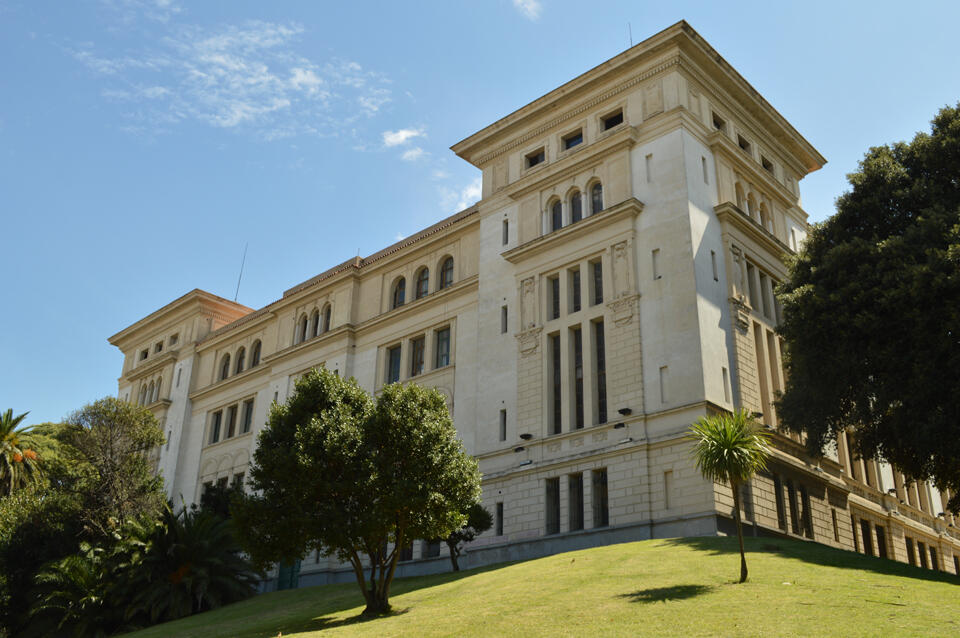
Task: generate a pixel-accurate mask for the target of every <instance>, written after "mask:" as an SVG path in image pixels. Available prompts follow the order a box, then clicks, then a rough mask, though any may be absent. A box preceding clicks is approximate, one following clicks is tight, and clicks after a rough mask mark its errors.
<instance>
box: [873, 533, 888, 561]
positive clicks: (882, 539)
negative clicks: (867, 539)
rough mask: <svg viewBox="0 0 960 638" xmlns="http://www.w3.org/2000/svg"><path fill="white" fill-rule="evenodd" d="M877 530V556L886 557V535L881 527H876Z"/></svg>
mask: <svg viewBox="0 0 960 638" xmlns="http://www.w3.org/2000/svg"><path fill="white" fill-rule="evenodd" d="M875 527H876V529H877V556H879V557H880V558H886V557H887V534H886V531H885V530H884V529H883V526H882V525H876V526H875Z"/></svg>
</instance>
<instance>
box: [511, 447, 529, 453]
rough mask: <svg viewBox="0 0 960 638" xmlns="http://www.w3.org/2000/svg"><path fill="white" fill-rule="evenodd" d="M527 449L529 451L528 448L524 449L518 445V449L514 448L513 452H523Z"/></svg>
mask: <svg viewBox="0 0 960 638" xmlns="http://www.w3.org/2000/svg"><path fill="white" fill-rule="evenodd" d="M525 449H527V448H525V447H523V446H522V445H518V446H517V447H515V448H513V451H514V452H523V451H524V450H525Z"/></svg>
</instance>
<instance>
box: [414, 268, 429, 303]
mask: <svg viewBox="0 0 960 638" xmlns="http://www.w3.org/2000/svg"><path fill="white" fill-rule="evenodd" d="M428 292H430V271H429V270H428V269H426V268H424V269H422V270H421V271H420V273H419V274H418V275H417V299H420V298H422V297H426V296H427V293H428Z"/></svg>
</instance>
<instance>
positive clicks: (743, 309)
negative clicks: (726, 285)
mask: <svg viewBox="0 0 960 638" xmlns="http://www.w3.org/2000/svg"><path fill="white" fill-rule="evenodd" d="M730 309H731V310H732V311H733V325H734V326H735V327H736V328H737V329H738V330H739V331H740V332H742V333H743V334H746V333H747V328H749V327H750V309H749V308H747V304H746V303H744V300H743V298H742V297H730Z"/></svg>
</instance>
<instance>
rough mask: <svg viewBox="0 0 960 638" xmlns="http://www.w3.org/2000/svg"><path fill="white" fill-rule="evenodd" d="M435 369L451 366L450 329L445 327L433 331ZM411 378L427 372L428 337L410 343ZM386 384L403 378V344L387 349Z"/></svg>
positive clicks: (409, 369) (414, 339)
mask: <svg viewBox="0 0 960 638" xmlns="http://www.w3.org/2000/svg"><path fill="white" fill-rule="evenodd" d="M431 345H433V356H432V357H431V359H432V364H433V369H434V370H437V369H439V368H445V367H446V366H448V365H450V327H449V326H445V327H443V328H439V329H437V330H434V331H433V343H432V344H431ZM407 347H408V352H409V355H410V361H409V368H408V371H409V375H408V377H407V378H409V377H415V376H418V375H420V374H423V373H424V371H425V370H426V367H425V366H426V361H427V337H426V335H419V336H416V337H413V338H412V339H410V340H409V342H408V346H407ZM385 367H386V375H385V378H384V381H385V382H386V383H396V382H397V381H399V380H400V378H401V376H400V375H401V372H402V370H403V344H397V345H395V346H391V347H390V348H387V360H386V366H385Z"/></svg>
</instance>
